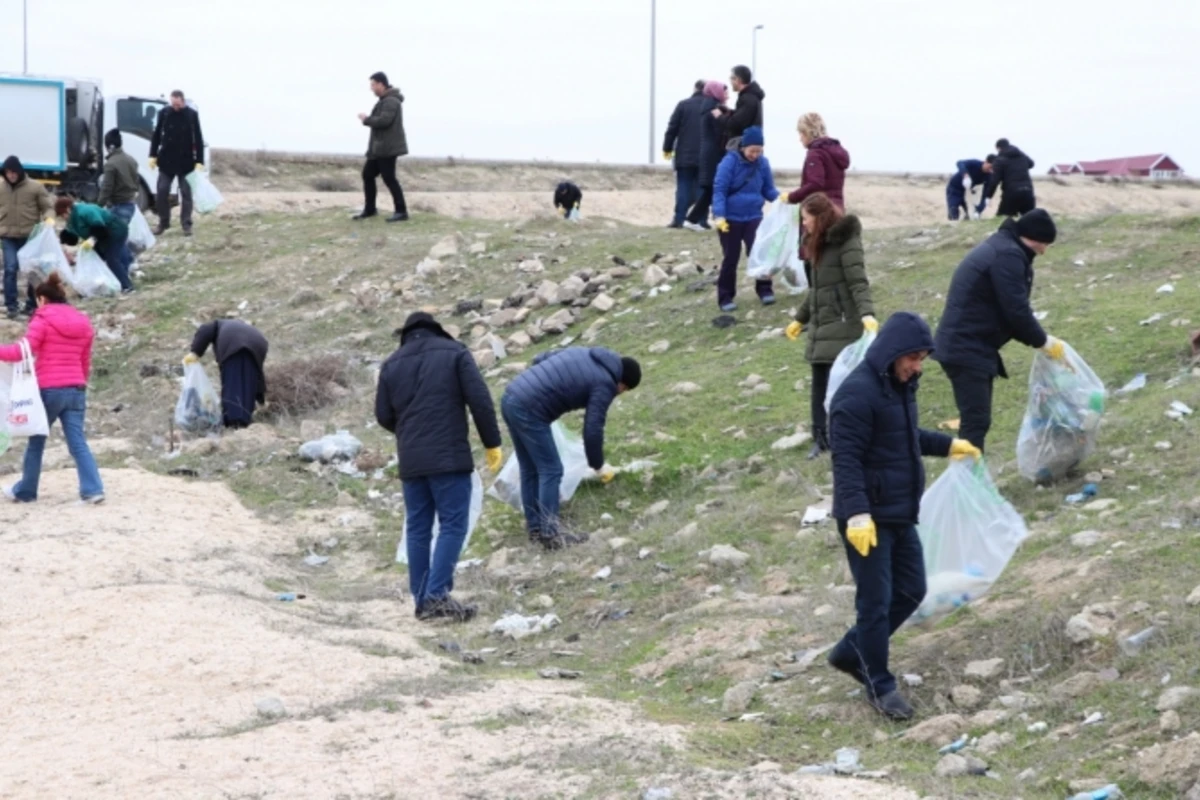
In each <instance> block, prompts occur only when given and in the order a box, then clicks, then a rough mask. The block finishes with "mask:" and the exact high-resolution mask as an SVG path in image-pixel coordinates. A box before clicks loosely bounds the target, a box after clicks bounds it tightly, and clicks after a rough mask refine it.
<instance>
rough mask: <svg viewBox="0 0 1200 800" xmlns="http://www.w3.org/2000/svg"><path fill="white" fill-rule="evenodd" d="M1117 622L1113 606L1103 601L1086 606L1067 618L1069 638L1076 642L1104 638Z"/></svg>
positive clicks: (1080, 642)
mask: <svg viewBox="0 0 1200 800" xmlns="http://www.w3.org/2000/svg"><path fill="white" fill-rule="evenodd" d="M1115 622H1116V613H1115V612H1114V611H1113V609H1112V608H1111V607H1109V606H1107V605H1104V604H1103V603H1096V604H1094V605H1090V606H1085V607H1084V608H1083V610H1082V611H1080V612H1079V613H1078V614H1076V615H1075V616H1073V617H1071V618H1070V619H1069V620H1067V638H1068V639H1070V640H1071V641H1072V642H1074V643H1075V644H1083V643H1084V642H1090V641H1092V640H1093V639H1099V638H1103V637H1106V636H1108V635H1109V634H1110V633H1112V627H1113V625H1114V624H1115Z"/></svg>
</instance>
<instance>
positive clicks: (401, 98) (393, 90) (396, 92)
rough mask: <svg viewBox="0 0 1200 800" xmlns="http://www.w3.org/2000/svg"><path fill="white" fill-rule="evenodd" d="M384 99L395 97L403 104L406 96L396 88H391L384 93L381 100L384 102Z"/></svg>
mask: <svg viewBox="0 0 1200 800" xmlns="http://www.w3.org/2000/svg"><path fill="white" fill-rule="evenodd" d="M384 97H395V98H397V99H398V100H399V101H400V102H401V103H403V102H404V95H402V94H400V90H399V89H398V88H397V87H395V86H389V87H388V90H387V91H386V92H384V93H383V97H380V98H379V99H380V100H382V99H383V98H384Z"/></svg>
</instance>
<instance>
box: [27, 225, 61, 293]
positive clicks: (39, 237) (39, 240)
mask: <svg viewBox="0 0 1200 800" xmlns="http://www.w3.org/2000/svg"><path fill="white" fill-rule="evenodd" d="M17 266H18V268H19V269H20V271H21V272H37V273H41V274H42V275H46V276H49V275H50V273H51V272H57V273H58V274H59V275H61V276H63V278H65V279H67V281H68V282H70V280H71V265H70V263H69V262H68V261H67V256H66V254H65V253H63V249H62V242H60V241H59V240H58V231H56V230H55V229H54V226H53V225H47V224H45V223H44V222H39V223H38V224H37V225H35V226H34V228H33V231H32V232H31V233H30V234H29V239H28V241H26V242H25V246H24V247H22V248H21V249H20V250H18V251H17Z"/></svg>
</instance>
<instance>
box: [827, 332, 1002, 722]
mask: <svg viewBox="0 0 1200 800" xmlns="http://www.w3.org/2000/svg"><path fill="white" fill-rule="evenodd" d="M931 352H933V336H932V335H931V334H930V332H929V326H928V325H926V324H925V321H924V320H922V319H921V318H920V317H918V316H917V315H916V314H912V313H909V312H907V311H901V312H898V313H896V314H893V315H892V317H891V318H890V319H889V320H888V321H887V323H886V324H884V326H883V328H882V329H881V330H880V331H879V337H878V338H877V339H876V340H875V342H874V343H873V344H872V345H871V347H870V349H868V350H867V356H866V358H865V359H864V361H863V363H861V364H860V365H859V366H858V367H857V368H856V369H855V370H854V371H853V372H851V373H850V375H849V376H847V377H846V380H845V382H844V383H843V384H842V385H841V387H840V388H839V389H838V391H837V394H836V395H834V397H833V402H832V403H831V405H830V409H829V414H830V423H829V426H830V427H829V433H830V440H831V443H832V449H833V487H834V490H833V516H834V518H835V519H836V520H837V524H838V531H839V532H840V533H841V534H842V536H843V538H844V542H843V543H844V544H845V547H846V558H847V559H848V560H849V562H850V572H851V573H852V574H853V575H854V583H855V584H856V586H857V589H856V594H855V598H854V606H855V610H856V612H857V619H856V622H855V625H854V627H852V628H851V629H850V630H849V631H847V632H846V635H845V636H844V637H843V638H842V640H841V641H840V642H839V643H838V644H837V645H836V646H835V647H834V648H833V650H831V651H830V652H829V657H828V660H829V664H830V665H831V666H833V667H834V668H835V669H838V670H840V671H842V672H845V673H846V674H848V675H850V676H851V677H853V678H854V679H855V680H857V681H858V682H859V683H861V684H863V687H864V688H865V690H866V699H867V702H868V703H870V704H871V706H872V707H873V708H875V710H877V711H878V712H879V713H881V714H883V715H884V716H886V717H889V718H891V719H896V720H906V719H910V718H911V717H912V715H913V710H912V707H911V706H910V705H909V704H908V701H907V700H905V699H904V697H903V696H902V695H901V694H900V692H899V691H898V690H897V688H896V678H895V676H894V675H892V673H891V672H889V671H888V645H889V642H888V640H889V639H890V638H891V635H892V634H893V633H895V632H896V630H897V629H899V627H900V626H901V625H903V624H904V621H905V620H907V619H908V618H909V616H911V615H912V613H913V612H914V611H916V610H917V608H919V607H920V605H921V600H922V599H923V598H924V597H925V559H924V555H923V554H922V551H921V540H920V539H919V538H918V536H917V527H916V526H917V522H918V514H919V511H920V508H921V495H922V494H923V493H924V491H925V466H924V464H923V463H922V461H921V458H922V456H940V457H946V456H951V457H955V458H965V457H975V458H978V457H979V455H980V453H979V450H977V449H976V448H975V447H974V446H972V445H971V443H970V442H966V441H963V440H962V439H951V438H950V437H949V436H946V435H945V434H942V433H937V432H934V431H926V430H922V429H921V428H920V427H919V426H918V425H917V418H918V417H917V385H918V382H919V380H920V377H921V368H922V362H923V361H924V360H925V358H926V356H928V355H929V354H930V353H931Z"/></svg>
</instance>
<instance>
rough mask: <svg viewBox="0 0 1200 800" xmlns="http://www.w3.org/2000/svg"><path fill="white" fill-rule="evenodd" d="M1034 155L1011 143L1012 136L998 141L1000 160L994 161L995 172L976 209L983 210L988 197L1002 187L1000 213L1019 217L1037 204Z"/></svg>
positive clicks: (998, 214) (993, 170)
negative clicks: (1034, 189) (1034, 191)
mask: <svg viewBox="0 0 1200 800" xmlns="http://www.w3.org/2000/svg"><path fill="white" fill-rule="evenodd" d="M1031 169H1033V159H1032V158H1030V157H1029V156H1027V155H1025V154H1024V153H1022V152H1021V148H1019V147H1017V146H1016V145H1015V144H1010V143H1009V141H1008V139H1000V140H998V141H997V142H996V160H995V161H993V162H992V175H991V177H990V178H989V179H988V185H987V189H986V190H985V191H984V193H983V200H981V201H980V203H979V205H978V206H977V207H976V210H977V211H978V212H979V213H980V214H982V213H983V208H984V206H986V205H987V201H988V200H991V199H992V196H993V195H995V194H996V189H1000V208H999V209H997V211H996V216H998V217H1018V216H1020V215H1021V214H1025V213H1027V212H1029V211H1032V210H1033V209H1035V208H1036V207H1037V199H1036V198H1035V197H1034V195H1033V178H1032V177H1030V175H1029V170H1031Z"/></svg>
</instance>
